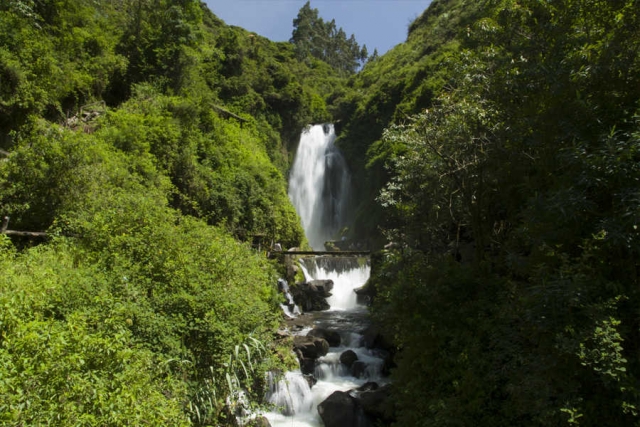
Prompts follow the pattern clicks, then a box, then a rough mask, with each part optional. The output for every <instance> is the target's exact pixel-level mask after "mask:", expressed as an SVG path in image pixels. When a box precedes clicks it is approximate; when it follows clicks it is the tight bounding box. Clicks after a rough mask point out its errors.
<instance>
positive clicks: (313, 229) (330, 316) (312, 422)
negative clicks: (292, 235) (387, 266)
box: [265, 125, 385, 427]
mask: <svg viewBox="0 0 640 427" xmlns="http://www.w3.org/2000/svg"><path fill="white" fill-rule="evenodd" d="M334 139H335V133H334V129H333V125H318V126H312V127H310V128H309V129H307V130H306V131H305V132H304V133H303V134H302V136H301V138H300V145H299V147H298V152H297V154H296V158H295V161H294V164H293V168H292V170H291V174H290V179H289V197H290V199H291V201H292V203H293V205H294V206H295V208H296V210H297V212H298V214H299V215H300V218H301V220H302V225H303V228H304V230H305V233H306V235H307V239H308V240H309V244H310V245H311V246H312V247H313V248H314V249H315V250H324V249H325V248H324V243H325V242H326V241H327V240H331V239H332V238H336V237H338V236H337V234H338V232H339V231H340V229H341V228H342V227H344V225H345V219H346V213H347V210H348V209H347V204H348V202H347V201H348V195H349V186H350V182H349V180H350V178H349V175H348V173H347V169H346V164H345V161H344V159H343V158H342V156H341V155H340V153H339V152H338V150H337V148H336V147H335V146H334V145H333V140H334ZM301 267H302V270H303V272H304V274H305V278H306V280H316V279H317V280H325V279H330V280H332V281H333V289H332V290H331V293H332V296H331V297H329V298H327V302H328V303H329V305H330V307H331V308H330V309H329V310H328V311H326V312H322V313H315V314H314V320H315V323H316V325H321V326H322V327H325V328H328V329H331V330H334V331H339V334H340V337H341V340H340V345H339V346H335V347H330V348H329V352H328V353H327V354H326V355H325V356H323V357H320V358H319V359H317V361H316V362H315V372H314V375H313V376H314V377H315V379H316V380H317V383H315V385H313V387H311V388H310V387H309V386H308V383H307V382H306V381H307V380H306V379H305V377H304V376H303V375H302V373H301V372H300V371H299V370H296V371H293V372H287V373H286V374H285V375H284V378H282V379H280V380H276V379H275V378H274V377H273V376H270V377H269V384H270V392H269V394H268V396H267V400H268V401H269V402H270V403H272V404H273V405H274V406H275V407H274V410H273V411H272V412H269V413H267V414H265V416H266V417H267V419H268V420H269V422H270V424H271V425H272V426H273V427H280V426H283V427H284V426H286V427H318V426H322V425H323V423H322V419H321V417H320V415H319V413H318V409H317V408H318V405H319V404H321V403H322V402H323V401H324V400H325V399H327V398H328V397H329V396H330V395H331V394H332V393H334V392H336V391H343V392H346V391H350V390H354V389H357V388H358V387H360V386H362V385H363V384H365V383H366V382H368V381H376V382H380V383H384V382H385V381H384V379H382V378H381V371H382V366H383V359H382V357H380V354H378V353H377V352H376V351H375V350H371V349H367V348H365V347H364V346H363V345H362V341H363V340H362V335H360V333H362V330H363V329H364V328H365V327H366V324H367V321H366V310H365V307H364V306H363V305H359V304H358V301H357V295H356V293H355V292H354V291H355V289H357V288H359V287H361V286H362V285H364V284H365V282H366V281H367V280H368V278H369V274H370V271H371V267H370V261H369V259H368V258H356V257H340V256H318V257H314V258H305V259H303V260H302V261H301ZM279 288H280V291H281V292H284V293H285V294H286V292H287V291H288V287H287V286H286V281H282V283H279ZM289 305H291V301H289ZM309 330H310V328H309V329H307V330H304V331H302V332H301V334H304V335H306V333H307V332H309ZM348 350H350V351H352V352H354V353H355V354H356V355H357V361H356V362H353V365H351V366H347V365H345V364H344V363H343V362H341V355H342V354H343V353H344V352H346V351H348ZM356 363H358V364H359V370H358V371H356V369H355V366H356ZM358 424H359V425H365V424H360V422H358ZM345 427H351V426H345Z"/></svg>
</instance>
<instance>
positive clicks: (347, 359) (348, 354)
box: [340, 350, 358, 368]
mask: <svg viewBox="0 0 640 427" xmlns="http://www.w3.org/2000/svg"><path fill="white" fill-rule="evenodd" d="M356 360H358V355H357V354H356V352H355V351H353V350H347V351H344V352H342V354H341V355H340V363H342V364H343V365H345V366H346V367H347V368H351V366H353V363H354V362H355V361H356Z"/></svg>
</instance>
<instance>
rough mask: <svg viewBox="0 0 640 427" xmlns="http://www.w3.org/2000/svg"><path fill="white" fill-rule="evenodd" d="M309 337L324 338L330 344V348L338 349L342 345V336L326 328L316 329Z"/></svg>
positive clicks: (310, 332)
mask: <svg viewBox="0 0 640 427" xmlns="http://www.w3.org/2000/svg"><path fill="white" fill-rule="evenodd" d="M307 336H308V337H319V338H324V339H325V340H327V342H328V343H329V347H338V346H339V345H340V341H341V339H340V334H339V333H338V332H337V331H332V330H330V329H325V328H314V329H312V330H311V331H309V333H308V334H307Z"/></svg>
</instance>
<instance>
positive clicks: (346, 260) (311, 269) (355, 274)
mask: <svg viewBox="0 0 640 427" xmlns="http://www.w3.org/2000/svg"><path fill="white" fill-rule="evenodd" d="M300 263H301V267H302V271H303V272H304V275H305V279H306V280H315V279H330V280H333V284H334V285H333V289H332V290H331V293H332V296H330V297H329V298H327V302H328V303H329V305H330V306H331V310H352V309H355V308H357V307H358V301H357V295H356V293H355V290H356V289H358V288H359V287H361V286H362V285H364V284H365V283H366V281H367V279H368V278H369V275H370V273H371V265H370V262H369V259H368V258H355V257H336V256H319V257H315V258H303V259H302V260H300Z"/></svg>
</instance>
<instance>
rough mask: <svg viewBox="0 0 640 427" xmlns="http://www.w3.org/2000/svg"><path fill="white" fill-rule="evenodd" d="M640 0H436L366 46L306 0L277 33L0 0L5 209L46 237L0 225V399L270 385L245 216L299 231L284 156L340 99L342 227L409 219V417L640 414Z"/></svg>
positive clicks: (180, 402) (165, 410) (264, 306)
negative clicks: (399, 29)
mask: <svg viewBox="0 0 640 427" xmlns="http://www.w3.org/2000/svg"><path fill="white" fill-rule="evenodd" d="M639 11H640V4H639V3H638V0H617V1H608V2H603V1H586V0H568V1H566V0H565V1H545V2H542V1H538V0H486V1H482V2H470V1H466V0H434V1H433V2H432V4H431V6H430V7H429V9H427V10H426V11H425V12H424V13H423V15H422V16H421V17H420V18H418V19H417V20H416V21H415V22H414V23H413V24H412V25H411V26H410V28H409V34H408V39H407V42H406V43H404V44H401V45H398V46H397V47H396V48H394V49H393V50H391V51H390V52H388V53H386V54H385V55H383V56H378V55H375V54H374V55H373V56H372V57H371V58H367V52H366V49H365V48H364V47H362V48H360V47H359V46H358V44H357V43H356V41H355V37H352V38H351V39H347V37H346V35H345V34H344V32H343V31H341V30H340V29H337V28H336V25H335V22H334V21H331V22H324V21H323V20H322V19H321V18H319V17H318V11H317V10H315V9H311V7H310V4H309V3H307V4H306V5H305V6H304V7H303V8H302V9H301V10H300V13H299V15H298V17H297V19H296V21H295V22H294V30H293V36H292V40H291V42H290V43H273V42H270V41H269V40H267V39H265V38H263V37H260V36H257V35H255V34H252V33H249V32H247V31H245V30H243V29H240V28H236V27H230V26H227V25H225V24H224V23H223V22H222V21H221V20H219V19H218V18H217V17H216V16H215V15H213V14H212V13H211V12H210V11H209V10H208V9H206V8H205V7H203V6H202V5H201V4H200V3H199V2H198V1H196V0H180V1H169V0H135V1H134V0H113V1H94V0H73V1H72V0H42V1H40V0H37V1H36V0H6V1H4V2H2V4H1V5H0V149H1V151H0V156H1V157H0V214H1V215H2V216H5V215H7V216H10V217H11V222H10V228H11V229H17V230H29V231H47V233H48V237H47V238H46V239H42V240H27V239H20V238H15V237H14V238H12V239H11V240H10V239H9V238H7V236H4V235H0V269H1V271H2V276H1V277H2V278H1V279H0V307H2V310H0V396H1V398H0V423H2V424H3V425H9V426H18V425H58V426H66V425H139V424H143V423H149V424H153V425H193V424H195V425H228V424H230V423H231V418H232V416H233V413H234V411H235V410H236V409H237V407H238V406H239V405H241V404H242V403H241V400H242V399H241V393H240V390H244V391H245V392H246V393H247V394H248V396H249V400H250V401H251V402H252V403H255V402H259V401H260V398H261V397H262V396H263V391H264V390H263V388H264V378H265V376H264V372H265V371H266V370H268V369H276V368H278V367H280V368H282V367H283V366H282V365H285V364H286V363H288V361H289V360H290V359H291V357H290V356H289V355H282V354H281V353H280V352H281V351H283V350H282V349H280V348H279V347H278V344H277V343H276V342H274V340H273V331H274V329H275V328H276V327H277V324H278V320H279V316H280V314H279V312H278V307H277V304H276V302H277V292H276V289H275V284H276V279H277V277H278V268H279V267H278V266H277V265H274V264H272V263H270V262H269V261H267V260H266V259H265V258H264V256H261V254H260V253H258V252H257V251H255V250H254V249H252V248H251V242H254V241H260V242H261V243H262V244H269V243H271V242H272V241H274V242H275V241H278V242H280V243H282V244H283V246H285V247H286V246H298V245H304V244H305V242H304V236H303V233H302V230H301V227H300V224H299V220H298V217H297V215H296V213H295V212H294V210H293V208H292V206H291V205H290V203H289V201H288V198H287V195H286V183H285V180H284V176H285V175H286V172H287V170H288V167H289V165H290V162H291V160H292V153H293V152H294V151H295V143H296V141H297V138H298V136H299V133H300V131H301V129H302V128H303V127H304V126H306V125H307V124H308V123H317V122H325V121H329V120H340V121H339V123H338V126H337V127H338V130H339V144H340V146H341V147H342V148H343V150H344V152H345V154H346V157H347V159H348V162H349V165H350V167H351V169H352V173H353V175H354V176H355V179H354V183H355V184H356V185H357V186H358V188H357V189H356V191H355V192H354V194H357V195H358V197H359V199H358V200H356V202H357V204H358V206H359V213H358V219H357V220H356V221H355V223H354V224H353V225H352V226H351V227H349V232H350V233H352V236H350V237H354V238H369V239H370V240H372V241H373V242H374V243H375V244H376V245H379V246H381V244H382V243H386V242H388V241H392V242H394V243H395V245H394V246H395V247H397V248H398V249H393V250H388V251H384V252H381V253H380V254H378V257H376V259H379V260H380V264H379V265H376V266H375V269H374V270H375V276H374V277H373V278H372V281H371V283H372V284H373V285H375V287H376V290H377V296H376V299H375V304H374V306H373V307H372V313H373V315H374V316H375V318H376V319H379V320H380V323H381V325H382V326H383V328H384V330H386V332H387V333H388V335H389V337H390V338H392V339H393V340H394V341H395V344H396V346H397V348H398V352H397V354H396V357H395V359H396V360H395V361H396V363H397V368H395V369H394V371H393V374H392V375H393V381H394V382H395V383H396V384H399V385H400V387H396V388H395V395H394V401H395V405H396V407H397V411H396V412H397V423H396V424H397V425H398V426H412V427H413V426H453V425H474V426H492V427H493V426H534V425H536V426H539V425H542V426H557V425H567V424H569V425H583V426H609V425H610V426H614V425H615V426H618V425H620V426H622V425H624V426H639V425H640V420H639V415H638V414H639V411H640V403H639V402H640V389H639V387H638V384H639V382H640V312H639V311H638V307H640V286H639V285H640V283H639V282H638V272H639V271H640V264H639V263H638V260H640V231H639V230H638V227H639V226H640V224H639V223H638V219H639V218H640V194H639V193H638V191H639V190H638V189H639V188H640V167H639V165H640V151H639V150H640V104H638V100H639V99H640V59H639V52H640V33H639V32H638V31H639V30H638V29H639V28H640V13H639ZM365 61H366V63H365ZM363 64H364V66H363V68H362V69H361V70H360V71H359V72H358V73H357V74H356V73H355V71H357V70H358V68H359V67H360V66H361V65H363ZM362 153H366V155H362ZM284 351H285V352H286V351H288V350H284Z"/></svg>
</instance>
